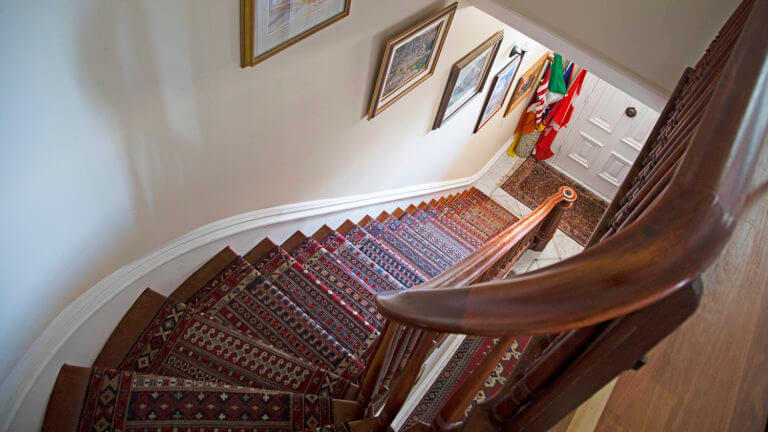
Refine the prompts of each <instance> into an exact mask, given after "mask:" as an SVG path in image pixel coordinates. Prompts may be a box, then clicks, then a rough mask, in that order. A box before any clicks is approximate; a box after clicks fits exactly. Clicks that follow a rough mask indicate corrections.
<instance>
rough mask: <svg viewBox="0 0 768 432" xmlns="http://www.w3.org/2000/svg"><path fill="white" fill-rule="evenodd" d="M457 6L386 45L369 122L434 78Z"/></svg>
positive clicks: (453, 5) (405, 32)
mask: <svg viewBox="0 0 768 432" xmlns="http://www.w3.org/2000/svg"><path fill="white" fill-rule="evenodd" d="M457 7H458V3H453V4H451V5H450V6H448V7H446V8H445V9H442V10H440V11H439V12H437V13H436V14H434V15H432V16H431V17H429V18H427V19H425V20H424V21H422V22H420V23H419V24H417V25H415V26H414V27H411V28H409V29H408V30H406V31H404V32H402V33H400V34H399V35H397V36H395V37H394V38H392V39H390V40H389V41H388V42H387V45H386V46H385V48H384V56H383V57H382V59H381V66H380V67H379V75H378V77H377V78H376V85H374V86H373V97H372V98H371V104H370V107H369V108H368V120H371V119H372V118H374V117H376V116H377V115H379V113H381V112H382V111H384V110H385V109H387V108H388V107H389V106H390V105H392V104H393V103H395V102H396V101H397V100H398V99H400V98H401V97H403V96H405V94H406V93H408V92H409V91H411V90H413V88H414V87H416V86H417V85H419V84H421V83H422V82H423V81H424V80H425V79H427V78H429V77H430V76H432V74H433V73H434V71H435V65H437V60H438V58H439V57H440V51H441V50H442V48H443V42H445V36H446V35H447V34H448V29H449V28H450V27H451V22H452V21H453V15H454V14H455V13H456V8H457Z"/></svg>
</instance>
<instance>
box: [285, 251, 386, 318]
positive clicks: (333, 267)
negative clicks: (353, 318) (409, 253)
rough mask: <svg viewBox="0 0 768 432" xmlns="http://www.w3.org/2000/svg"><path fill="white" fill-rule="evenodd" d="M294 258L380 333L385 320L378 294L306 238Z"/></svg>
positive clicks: (294, 252) (329, 254) (293, 253)
mask: <svg viewBox="0 0 768 432" xmlns="http://www.w3.org/2000/svg"><path fill="white" fill-rule="evenodd" d="M292 255H293V257H294V258H295V259H296V260H297V261H298V262H299V263H300V264H302V265H304V266H305V267H306V268H307V269H309V271H310V272H311V273H312V274H313V275H314V276H315V277H316V278H317V279H318V280H320V281H321V282H322V283H323V284H325V285H326V286H327V287H329V288H331V289H333V290H334V292H336V293H337V294H338V295H339V296H340V297H342V298H343V299H344V301H345V302H347V304H349V305H351V306H352V307H353V309H354V310H356V311H358V312H359V313H360V314H361V315H363V317H364V318H365V319H366V321H368V322H369V323H371V324H372V325H373V326H374V327H376V329H377V330H379V331H381V329H382V327H383V326H384V316H383V315H381V314H380V313H379V312H378V311H377V310H376V292H375V291H373V290H371V289H370V288H368V285H366V283H365V282H363V281H362V280H360V278H358V277H357V275H355V273H354V272H353V271H351V270H349V269H348V268H347V267H346V266H345V265H344V264H343V263H342V262H341V261H339V260H338V259H337V258H336V257H335V256H334V255H333V254H331V253H330V252H328V250H327V249H325V248H324V247H323V246H322V245H321V244H320V243H318V242H317V241H316V240H314V239H312V238H305V239H304V240H303V241H302V242H301V244H299V245H298V246H296V248H295V249H294V250H293V252H292Z"/></svg>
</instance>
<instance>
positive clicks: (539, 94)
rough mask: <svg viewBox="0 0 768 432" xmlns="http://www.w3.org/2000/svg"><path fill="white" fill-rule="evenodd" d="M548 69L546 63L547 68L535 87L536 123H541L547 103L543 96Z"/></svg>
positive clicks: (546, 84)
mask: <svg viewBox="0 0 768 432" xmlns="http://www.w3.org/2000/svg"><path fill="white" fill-rule="evenodd" d="M549 70H550V69H549V65H547V68H546V69H545V70H544V76H542V77H541V82H540V83H539V88H538V89H536V101H535V103H536V124H539V123H541V117H542V116H543V115H544V108H546V107H547V105H548V104H547V101H546V99H544V96H545V95H546V94H547V88H548V87H549Z"/></svg>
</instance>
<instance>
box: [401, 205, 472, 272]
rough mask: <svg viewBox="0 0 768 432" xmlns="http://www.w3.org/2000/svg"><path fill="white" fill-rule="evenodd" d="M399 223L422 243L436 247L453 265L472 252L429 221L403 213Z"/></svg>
mask: <svg viewBox="0 0 768 432" xmlns="http://www.w3.org/2000/svg"><path fill="white" fill-rule="evenodd" d="M421 214H424V213H421ZM425 216H426V215H425ZM400 222H401V223H403V224H405V225H406V226H407V227H408V228H410V229H411V230H413V232H414V233H416V235H418V236H419V237H420V238H421V239H422V240H423V241H424V242H427V243H428V244H432V245H434V246H435V247H437V248H438V249H439V250H440V251H442V253H443V254H445V255H447V256H448V257H450V258H451V259H452V260H453V262H454V263H457V262H459V261H461V260H462V259H464V258H465V257H466V256H467V255H469V254H470V253H471V252H472V250H471V249H470V248H468V247H465V246H464V245H462V244H460V243H459V242H457V241H456V240H455V239H453V238H452V237H450V236H449V235H448V234H447V233H445V232H444V231H442V230H440V229H439V228H437V227H436V226H435V225H434V224H432V223H430V222H431V221H429V220H428V218H425V219H424V220H421V219H419V218H418V217H415V216H413V215H410V214H408V213H405V214H403V215H401V216H400Z"/></svg>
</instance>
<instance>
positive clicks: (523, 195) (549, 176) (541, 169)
mask: <svg viewBox="0 0 768 432" xmlns="http://www.w3.org/2000/svg"><path fill="white" fill-rule="evenodd" d="M560 186H570V187H572V188H573V189H574V190H575V191H576V193H577V194H578V198H577V199H576V202H574V203H573V207H571V208H570V209H568V210H566V212H565V213H564V214H563V219H562V221H561V222H560V226H559V227H558V228H559V229H560V230H562V231H563V232H564V233H565V234H567V235H568V236H569V237H571V238H572V239H574V240H576V242H578V243H579V244H580V245H582V246H586V244H587V241H589V236H590V235H591V234H592V231H594V230H595V227H596V226H597V224H598V222H600V217H601V216H602V215H603V213H605V210H606V209H607V208H608V203H607V202H605V201H604V200H603V199H602V198H600V197H598V196H597V195H595V194H594V193H592V192H590V191H588V190H587V189H585V188H584V187H583V186H581V185H580V184H579V183H578V182H577V181H576V180H574V179H572V178H570V177H568V176H566V175H565V174H563V173H561V172H560V171H558V170H556V169H555V168H553V167H552V166H550V165H549V164H547V163H546V162H542V161H540V160H538V159H536V158H533V157H529V158H528V159H527V160H526V161H525V162H523V164H522V165H521V166H520V168H518V169H517V171H515V172H514V174H512V176H511V177H510V178H509V179H508V180H507V181H506V182H505V183H504V184H503V185H501V188H502V189H504V190H505V191H506V192H507V193H509V194H510V195H512V196H513V197H515V198H516V199H517V200H518V201H520V202H521V203H523V204H525V205H526V206H527V207H529V208H531V209H534V208H536V207H538V206H539V205H540V204H541V203H542V202H543V201H544V200H545V199H547V197H549V196H550V195H552V194H554V193H556V192H557V190H558V188H560Z"/></svg>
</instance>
